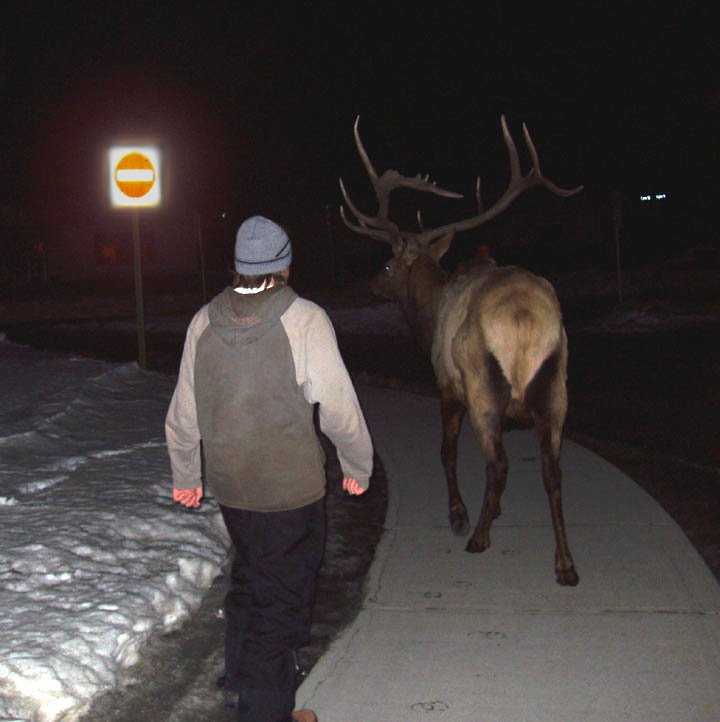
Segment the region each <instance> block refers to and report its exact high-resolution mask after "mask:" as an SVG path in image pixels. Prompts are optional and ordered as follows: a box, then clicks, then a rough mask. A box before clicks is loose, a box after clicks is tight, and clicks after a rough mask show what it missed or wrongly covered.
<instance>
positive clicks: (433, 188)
mask: <svg viewBox="0 0 720 722" xmlns="http://www.w3.org/2000/svg"><path fill="white" fill-rule="evenodd" d="M359 121H360V118H359V116H358V118H357V119H356V121H355V126H354V135H355V144H356V147H357V150H358V153H359V155H360V158H361V160H362V162H363V165H364V166H365V170H366V172H367V174H368V176H369V178H370V182H371V183H372V187H373V189H374V192H375V196H376V198H377V204H378V208H377V212H376V213H375V215H372V216H371V215H366V214H364V213H362V212H361V211H360V210H359V209H358V208H357V207H356V205H355V204H354V203H353V202H352V200H351V198H350V196H349V194H348V192H347V189H346V188H345V184H344V183H343V181H342V179H340V189H341V192H342V196H343V199H344V202H345V204H344V205H341V207H340V212H341V216H342V219H343V222H344V223H345V225H346V226H347V227H348V228H350V229H351V230H352V231H354V232H356V233H358V234H361V235H363V236H366V237H369V238H373V239H376V240H379V241H384V242H386V243H389V244H390V246H391V248H392V253H393V257H392V259H391V260H390V261H389V262H388V263H387V265H385V267H384V269H383V270H382V271H380V273H379V274H377V276H375V278H374V279H373V281H372V286H373V290H374V291H375V292H376V293H378V294H380V295H382V296H385V297H386V298H390V299H393V300H395V301H398V302H399V303H400V305H401V307H402V310H403V312H404V315H405V318H406V319H407V321H408V323H409V324H410V326H411V328H412V330H413V332H414V334H415V336H416V337H417V339H418V340H419V342H420V346H421V347H422V348H423V349H424V351H425V352H426V353H428V354H429V355H430V359H431V362H432V366H433V369H434V372H435V378H436V382H437V385H438V388H439V392H440V402H441V416H442V445H441V459H442V464H443V468H444V471H445V477H446V480H447V490H448V506H449V519H450V526H451V529H452V531H453V533H454V534H455V535H457V536H464V535H466V534H467V533H468V532H469V529H470V524H469V520H468V513H467V509H466V507H465V504H464V502H463V499H462V496H461V494H460V490H459V488H458V482H457V445H458V436H459V434H460V429H461V425H462V422H463V419H464V417H465V414H466V413H468V412H469V416H470V422H471V424H472V426H473V430H474V432H475V435H476V437H477V439H478V442H479V444H480V448H481V451H482V454H483V458H484V461H485V475H486V483H485V491H484V496H483V502H482V508H481V511H480V516H479V520H478V523H477V526H476V527H475V530H474V531H473V533H472V536H471V537H470V539H469V541H468V543H467V546H466V550H467V551H468V552H483V551H485V550H486V549H487V548H488V547H489V546H490V526H491V524H492V522H493V520H494V519H495V518H496V517H497V516H499V515H500V499H501V496H502V493H503V490H504V488H505V484H506V480H507V474H508V459H507V455H506V452H505V449H504V447H503V438H502V436H503V430H504V428H505V421H506V420H507V419H515V420H522V421H525V422H529V421H532V422H533V424H534V426H535V429H536V431H537V435H538V438H539V443H540V450H541V459H542V478H543V482H544V486H545V491H546V493H547V496H548V501H549V504H550V513H551V517H552V524H553V530H554V535H555V575H556V581H557V582H558V583H559V584H562V585H569V586H574V585H576V584H577V583H578V581H579V578H578V575H577V572H576V571H575V565H574V562H573V559H572V556H571V554H570V549H569V547H568V542H567V538H566V533H565V522H564V519H563V510H562V497H561V470H560V449H561V445H562V434H563V426H564V423H565V415H566V412H567V390H566V376H567V354H568V350H567V336H566V333H565V328H564V326H563V320H562V314H561V310H560V303H559V301H558V299H557V296H556V294H555V291H554V289H553V287H552V286H551V284H550V283H549V282H548V281H547V280H545V279H544V278H541V277H539V276H536V275H534V274H532V273H530V272H529V271H527V270H524V269H521V268H518V267H516V266H497V264H496V263H495V261H494V260H493V259H491V258H490V257H486V258H478V259H477V260H476V261H475V262H473V263H470V264H465V265H464V266H463V265H462V264H461V267H459V268H458V269H456V270H455V271H453V272H449V271H446V270H445V269H444V268H443V267H442V265H441V263H440V261H441V259H442V258H443V256H444V255H445V253H446V252H447V250H448V249H449V248H450V245H451V243H452V240H453V238H454V235H455V234H456V233H459V232H461V231H467V230H469V229H473V228H477V227H478V226H480V225H482V224H483V223H486V222H487V221H489V220H490V219H492V218H494V217H495V216H497V215H498V214H499V213H501V212H502V211H504V210H505V209H506V208H508V206H510V205H511V204H512V203H513V201H514V200H515V199H516V198H517V197H518V196H519V195H520V194H521V193H523V192H524V191H526V190H528V189H530V188H532V187H534V186H543V187H545V188H547V189H548V190H549V191H551V192H552V193H554V194H556V195H558V196H562V197H567V196H571V195H574V194H575V193H577V192H579V191H580V190H582V186H578V187H576V188H571V189H564V188H561V187H559V186H557V185H555V184H554V183H552V182H551V181H550V180H548V179H547V178H545V177H544V176H543V174H542V172H541V170H540V161H539V158H538V154H537V151H536V149H535V146H534V145H533V142H532V139H531V137H530V134H529V132H528V130H527V127H526V126H525V125H524V124H523V134H524V138H525V143H526V146H527V149H528V151H529V154H530V157H531V159H532V168H531V169H530V170H529V171H528V172H527V173H525V174H523V172H522V170H521V165H520V160H519V156H518V152H517V148H516V145H515V142H514V141H513V138H512V136H511V134H510V132H509V131H508V127H507V123H506V121H505V117H504V116H501V126H502V134H503V138H504V140H505V145H506V148H507V152H508V156H509V161H510V181H509V183H508V185H507V188H506V189H505V191H504V192H503V193H502V195H501V196H500V197H499V198H498V199H497V200H496V201H495V202H494V203H493V204H492V205H491V206H489V207H487V208H486V207H485V206H484V204H483V200H482V197H481V193H480V179H479V178H478V180H477V183H476V188H475V196H476V201H477V212H476V213H475V214H474V215H473V216H471V217H469V218H465V219H463V220H458V221H455V222H453V223H448V224H446V225H443V226H440V227H436V228H427V229H426V228H425V227H424V226H423V222H422V218H421V216H420V213H419V212H418V214H417V221H418V230H416V231H405V230H401V229H400V227H399V226H398V225H397V224H396V223H394V222H393V221H391V220H390V217H389V211H390V194H391V193H392V191H394V190H396V189H398V188H407V189H411V190H416V191H420V192H426V193H431V194H434V195H437V196H441V197H444V198H462V195H461V194H459V193H455V192H452V191H448V190H444V189H442V188H440V187H439V186H438V185H437V184H436V183H435V182H432V181H430V178H429V176H421V175H420V174H418V175H417V176H414V177H407V176H404V175H402V174H400V173H399V172H398V171H396V170H390V169H389V170H386V171H385V172H384V173H383V174H382V175H378V174H377V172H376V171H375V168H374V167H373V164H372V162H371V161H370V158H369V156H368V154H367V152H366V151H365V148H364V146H363V143H362V141H361V139H360V133H359V130H358V127H359ZM345 206H347V209H348V211H349V213H350V214H352V217H349V216H348V213H346V210H345Z"/></svg>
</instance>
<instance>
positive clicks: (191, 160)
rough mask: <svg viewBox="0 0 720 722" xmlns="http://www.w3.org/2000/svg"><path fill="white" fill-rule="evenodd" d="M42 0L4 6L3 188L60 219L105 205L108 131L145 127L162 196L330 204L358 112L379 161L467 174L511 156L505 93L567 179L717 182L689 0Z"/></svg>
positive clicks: (512, 118) (8, 196)
mask: <svg viewBox="0 0 720 722" xmlns="http://www.w3.org/2000/svg"><path fill="white" fill-rule="evenodd" d="M50 5H51V4H49V3H44V2H22V3H20V2H11V3H10V6H9V8H8V9H7V10H6V11H5V13H4V17H3V28H2V39H3V42H2V52H3V57H2V73H3V76H2V88H3V96H4V98H5V102H4V104H3V109H2V115H1V116H0V117H1V118H2V125H3V126H4V132H3V134H2V155H3V160H4V165H5V172H4V173H3V174H2V186H0V201H1V202H3V203H10V204H12V205H18V206H23V207H26V208H28V209H30V210H31V211H32V212H33V213H34V214H36V215H38V214H39V215H42V216H44V217H47V218H49V219H52V220H54V219H58V218H62V217H70V218H73V217H74V218H77V217H82V216H83V215H91V214H93V213H96V212H97V211H98V209H101V208H102V207H103V204H104V195H103V189H102V183H101V182H100V174H101V168H102V162H103V153H104V150H105V148H106V147H107V146H108V145H110V144H112V143H113V142H116V141H118V140H123V139H129V140H137V139H143V138H145V137H147V138H153V139H156V140H158V141H159V142H160V144H161V146H162V148H163V149H164V151H165V153H166V158H167V166H166V167H167V170H168V178H169V181H168V182H169V185H168V193H169V201H174V205H173V203H170V204H169V207H170V208H177V207H180V204H182V207H184V208H187V207H189V206H193V207H196V208H197V209H200V210H202V211H203V212H211V211H212V212H215V211H217V210H219V209H220V208H223V207H227V206H230V207H233V208H235V209H240V210H241V211H242V212H245V211H246V210H248V211H252V210H256V209H264V208H268V209H271V208H272V207H273V204H278V207H280V206H283V205H294V206H296V207H298V206H301V205H303V204H305V205H307V204H311V205H314V206H317V207H322V206H324V204H326V203H330V204H334V205H335V204H339V201H340V197H339V192H338V189H337V178H338V176H339V175H342V176H343V177H344V178H346V179H348V180H349V182H350V185H352V186H361V185H362V184H363V183H364V177H363V171H362V168H361V166H360V164H359V161H358V159H357V156H356V153H355V148H354V144H353V140H352V124H353V121H354V119H355V116H356V115H357V114H360V116H361V130H362V134H363V139H364V141H365V144H366V147H367V148H368V150H369V151H370V153H371V156H372V157H373V160H374V161H375V162H376V166H377V167H378V169H379V170H382V169H384V168H385V167H387V166H388V165H392V166H393V167H398V168H399V169H400V170H403V171H404V172H406V173H412V174H414V173H416V172H419V171H422V172H430V173H431V174H432V176H433V178H435V179H437V180H438V181H439V182H440V184H441V185H445V186H452V187H453V188H454V189H456V190H460V191H462V192H468V191H471V189H472V184H473V182H474V178H475V176H476V175H477V174H478V173H480V174H482V175H483V177H485V176H486V175H487V174H489V175H490V177H491V178H492V177H493V175H494V174H498V175H499V176H501V177H502V173H503V172H505V167H506V166H505V151H504V146H503V144H502V139H501V135H500V128H499V116H500V114H501V113H505V114H506V115H507V117H508V120H509V122H510V124H511V128H512V129H513V130H514V131H515V133H516V135H518V134H519V132H520V123H521V122H522V121H525V122H527V124H528V126H529V127H530V129H531V131H532V133H533V137H534V139H535V141H536V143H537V145H538V148H539V150H540V154H541V158H542V159H543V161H544V169H545V170H546V172H547V174H548V175H550V176H551V177H553V179H554V180H557V181H558V182H560V183H564V184H566V185H574V184H577V183H584V184H585V185H586V186H587V187H588V188H590V189H592V188H599V189H603V188H608V187H611V186H612V187H617V188H620V189H623V190H625V189H628V190H634V189H635V188H639V187H648V188H650V189H651V190H655V186H657V188H658V189H660V188H663V189H664V188H667V187H676V188H683V189H685V190H687V191H691V190H692V189H694V188H697V189H700V190H701V191H702V192H704V193H709V192H710V189H711V187H714V191H713V192H714V193H716V192H717V188H718V184H717V180H716V176H717V168H718V155H719V153H718V150H719V148H720V143H719V142H718V128H719V124H718V121H719V120H720V67H719V66H718V50H717V48H718V42H717V39H716V37H715V25H714V23H712V22H711V21H710V18H709V17H702V16H700V15H699V14H698V12H694V13H693V12H691V11H690V10H689V9H688V6H687V5H684V6H683V8H682V12H681V10H680V9H676V10H674V11H671V12H669V13H668V14H664V13H663V12H661V11H660V9H659V5H655V6H653V5H647V6H638V5H637V4H633V7H634V8H635V9H634V10H632V14H631V13H630V11H628V10H627V9H623V10H617V11H613V10H608V9H607V7H606V8H603V9H602V10H593V9H592V8H594V7H598V6H599V5H601V4H597V5H596V4H590V3H587V4H583V3H573V4H572V5H568V6H567V9H566V10H563V9H562V8H563V7H564V6H558V5H557V4H553V7H555V10H554V11H553V13H552V15H549V14H548V13H547V11H546V10H542V12H541V11H539V10H537V9H536V10H533V11H532V12H530V13H529V14H528V13H521V12H520V10H519V9H518V6H517V4H512V3H507V4H504V5H503V9H502V10H499V9H495V10H488V9H487V8H488V4H486V3H477V2H473V3H434V4H432V5H433V7H432V8H431V9H429V10H419V9H418V7H417V6H416V4H409V3H396V4H393V3H390V2H386V3H366V2H363V3H352V4H350V3H348V4H345V3H335V2H326V1H325V0H319V1H317V2H313V3H301V2H295V3H290V2H275V3H253V2H243V3H212V2H209V3H205V4H203V5H202V6H200V5H198V6H197V7H196V8H195V9H185V10H178V9H177V7H178V6H181V5H183V4H182V3H178V4H176V3H173V4H169V3H147V2H146V3H129V2H128V3H104V2H94V3H90V2H87V3H72V2H71V3H62V4H61V3H53V4H52V8H50V9H49V6H50ZM536 5H537V4H536ZM547 5H548V4H543V6H547ZM605 5H607V4H605ZM643 7H644V8H645V9H643ZM678 7H679V6H678ZM229 8H232V9H229Z"/></svg>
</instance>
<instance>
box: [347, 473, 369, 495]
mask: <svg viewBox="0 0 720 722" xmlns="http://www.w3.org/2000/svg"><path fill="white" fill-rule="evenodd" d="M343 491H346V492H347V493H348V494H353V495H355V496H359V495H360V494H364V493H365V492H366V491H367V489H364V488H363V487H362V486H360V484H358V482H357V480H356V479H351V478H350V477H348V476H346V477H345V478H344V479H343Z"/></svg>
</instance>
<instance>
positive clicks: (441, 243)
mask: <svg viewBox="0 0 720 722" xmlns="http://www.w3.org/2000/svg"><path fill="white" fill-rule="evenodd" d="M453 238H455V233H454V232H453V231H451V232H450V233H448V234H446V235H444V236H443V237H442V238H438V240H437V241H435V243H433V244H432V245H431V246H429V247H428V252H429V253H430V255H431V256H432V257H433V258H434V259H435V261H437V262H438V263H440V259H441V258H442V257H443V256H444V255H445V254H446V253H447V252H448V249H449V248H450V244H451V243H452V240H453Z"/></svg>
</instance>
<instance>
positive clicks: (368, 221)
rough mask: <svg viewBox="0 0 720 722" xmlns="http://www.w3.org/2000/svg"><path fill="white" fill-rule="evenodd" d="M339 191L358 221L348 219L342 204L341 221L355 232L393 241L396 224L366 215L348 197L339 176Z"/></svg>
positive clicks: (396, 232)
mask: <svg viewBox="0 0 720 722" xmlns="http://www.w3.org/2000/svg"><path fill="white" fill-rule="evenodd" d="M340 191H341V192H342V195H343V199H344V200H345V203H347V206H348V208H349V209H350V212H351V213H352V214H353V215H354V216H355V218H356V219H357V221H358V223H353V222H352V221H350V220H349V219H348V217H347V215H346V213H345V208H344V206H342V205H341V206H340V216H341V218H342V220H343V223H345V225H346V226H347V227H348V228H349V229H350V230H351V231H355V232H356V233H360V234H362V235H364V236H369V237H370V238H375V239H377V240H380V241H385V242H386V243H393V241H394V239H395V238H396V237H397V236H398V233H399V231H398V228H397V226H396V225H395V224H394V223H393V222H392V221H390V220H388V219H387V218H380V217H376V216H368V215H366V214H365V213H363V212H362V211H360V209H359V208H358V207H357V206H356V205H355V204H354V203H353V201H352V199H351V198H350V195H349V193H348V192H347V189H346V188H345V183H343V179H342V178H340Z"/></svg>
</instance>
